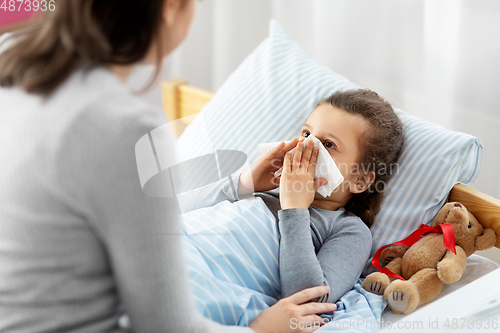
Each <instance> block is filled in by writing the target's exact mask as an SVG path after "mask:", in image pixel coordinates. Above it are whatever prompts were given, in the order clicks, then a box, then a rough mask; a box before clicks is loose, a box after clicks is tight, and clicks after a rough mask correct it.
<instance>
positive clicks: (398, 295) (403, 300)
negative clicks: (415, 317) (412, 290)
mask: <svg viewBox="0 0 500 333" xmlns="http://www.w3.org/2000/svg"><path fill="white" fill-rule="evenodd" d="M387 299H388V302H389V304H390V305H391V309H392V310H394V311H399V312H403V311H404V310H406V308H407V307H408V296H407V295H405V294H404V293H402V292H399V291H391V292H390V293H389V295H388V296H387Z"/></svg>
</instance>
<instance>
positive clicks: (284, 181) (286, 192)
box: [280, 140, 327, 209]
mask: <svg viewBox="0 0 500 333" xmlns="http://www.w3.org/2000/svg"><path fill="white" fill-rule="evenodd" d="M303 145H304V143H302V142H299V143H298V144H297V149H296V150H295V153H294V154H293V160H292V159H291V156H290V155H291V153H289V152H288V153H286V155H285V159H284V162H283V173H282V174H281V179H280V204H281V209H288V208H305V209H308V208H309V206H310V205H311V203H312V202H313V200H314V194H315V193H316V191H317V190H318V188H319V187H320V186H322V185H324V184H326V183H327V180H326V179H325V178H316V179H314V170H315V168H316V161H317V160H318V153H319V149H318V148H314V149H313V147H314V142H313V141H312V140H309V141H307V142H306V146H305V149H304V152H303V153H302V147H303Z"/></svg>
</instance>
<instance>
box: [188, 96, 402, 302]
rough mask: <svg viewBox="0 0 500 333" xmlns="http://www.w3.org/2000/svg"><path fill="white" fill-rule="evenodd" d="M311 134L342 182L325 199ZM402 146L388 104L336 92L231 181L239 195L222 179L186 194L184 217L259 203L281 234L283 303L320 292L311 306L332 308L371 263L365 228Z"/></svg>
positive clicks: (369, 239)
mask: <svg viewBox="0 0 500 333" xmlns="http://www.w3.org/2000/svg"><path fill="white" fill-rule="evenodd" d="M309 135H314V136H315V137H316V138H318V139H319V140H320V141H321V142H322V143H323V145H324V147H325V148H326V150H327V151H328V152H329V154H330V156H331V157H332V159H333V160H334V161H335V163H336V164H337V166H338V167H339V169H340V171H341V173H342V175H343V177H344V181H343V182H342V183H341V184H340V186H339V187H337V188H336V189H335V190H334V191H333V192H332V193H331V194H330V195H328V196H327V197H323V196H322V195H320V194H319V193H317V192H316V191H317V190H318V188H319V187H320V186H322V185H323V184H326V179H324V178H317V179H314V177H313V175H314V170H315V164H316V160H317V157H318V148H317V147H316V148H313V143H312V140H307V142H306V143H305V144H304V143H303V141H304V140H305V138H307V137H308V136H309ZM402 145H403V133H402V124H401V121H400V120H399V118H398V117H397V115H396V114H395V113H394V111H393V109H392V107H391V105H390V104H389V103H387V102H386V101H384V100H383V99H382V98H381V97H379V95H377V94H376V93H375V92H373V91H370V90H349V91H344V92H336V93H334V94H332V95H330V96H328V97H326V98H324V99H322V100H321V101H319V102H318V104H317V105H316V107H315V108H314V110H313V111H312V112H311V114H310V115H309V118H308V119H307V121H306V122H305V124H304V125H303V127H302V130H301V133H300V136H299V137H296V138H294V139H293V140H292V141H290V142H288V143H286V144H285V143H284V142H281V144H280V145H278V146H277V147H275V148H274V149H273V150H271V151H269V152H268V153H267V154H265V155H264V156H262V157H261V158H260V159H258V160H257V161H256V162H255V163H253V164H252V165H251V166H250V168H248V169H247V170H245V171H244V172H243V173H240V174H237V173H236V174H233V175H232V183H233V184H236V185H235V186H236V188H237V194H235V193H234V191H233V190H232V188H231V182H230V181H229V180H228V179H226V180H221V181H219V182H217V183H214V184H212V185H209V186H206V187H204V188H201V189H198V190H195V191H191V192H188V193H187V196H186V195H184V198H183V200H181V201H180V203H181V210H182V211H183V212H185V211H187V210H192V209H195V208H199V207H203V206H211V205H214V204H216V203H217V202H219V201H222V200H230V201H236V200H239V199H241V198H243V197H247V196H250V195H255V196H258V197H261V198H262V200H263V201H264V203H265V204H266V206H267V207H268V209H269V210H270V211H271V212H272V213H273V214H274V216H275V217H276V221H277V223H278V228H279V232H280V235H281V239H280V256H279V265H280V280H281V293H282V296H283V297H287V296H289V295H292V294H293V293H295V292H297V291H300V290H304V289H306V288H309V287H313V286H323V285H324V286H328V287H329V290H330V291H329V293H328V294H326V295H324V296H321V297H318V298H317V299H315V300H314V301H318V302H331V303H334V302H336V301H337V300H338V299H339V298H340V297H341V296H342V295H343V294H345V293H346V292H347V291H349V290H350V289H351V288H352V287H353V286H354V284H355V283H356V281H357V279H358V278H359V276H360V274H361V272H362V270H363V267H364V265H365V263H366V262H367V260H368V258H369V255H370V249H371V245H372V237H371V233H370V229H369V228H370V226H371V225H372V224H373V222H374V219H375V217H376V215H377V213H378V212H379V210H380V204H381V201H382V198H383V195H384V190H385V185H386V184H387V181H388V180H389V178H390V177H391V172H392V170H393V168H388V166H393V165H394V164H396V162H397V160H398V157H399V155H400V152H401V148H402ZM304 146H305V147H304ZM294 147H297V149H296V151H295V154H294V155H293V158H292V157H291V154H290V152H289V151H290V150H291V149H293V148H294ZM280 167H283V172H282V174H281V175H280V176H278V177H275V176H274V173H275V171H277V170H278V169H279V168H280ZM191 195H193V196H192V197H191ZM189 197H191V198H193V200H186V199H189ZM195 198H196V199H195ZM200 198H201V200H200ZM214 198H215V199H214Z"/></svg>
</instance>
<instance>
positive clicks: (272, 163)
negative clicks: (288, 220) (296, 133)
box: [238, 137, 305, 197]
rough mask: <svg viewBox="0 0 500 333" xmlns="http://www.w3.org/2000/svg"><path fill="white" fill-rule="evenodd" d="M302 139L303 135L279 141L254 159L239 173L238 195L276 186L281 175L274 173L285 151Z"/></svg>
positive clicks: (262, 190) (281, 161)
mask: <svg viewBox="0 0 500 333" xmlns="http://www.w3.org/2000/svg"><path fill="white" fill-rule="evenodd" d="M304 139H305V138H304V137H302V138H294V139H293V140H292V141H290V142H289V143H287V144H285V143H284V142H281V143H280V144H279V145H278V146H277V147H274V148H273V149H272V150H270V151H268V152H267V153H266V154H265V155H264V156H262V157H261V158H259V159H258V160H257V161H255V162H254V163H253V164H252V165H251V166H250V168H248V169H247V170H245V171H244V172H243V173H242V174H241V175H240V183H239V186H238V196H239V197H241V196H244V195H247V194H252V193H253V192H264V191H269V190H272V189H274V188H276V187H278V185H279V184H280V177H281V176H279V177H274V173H275V172H276V171H277V170H279V168H281V166H282V165H283V157H284V156H285V153H286V152H288V151H289V150H291V149H293V147H295V145H296V144H297V142H302V141H303V140H304Z"/></svg>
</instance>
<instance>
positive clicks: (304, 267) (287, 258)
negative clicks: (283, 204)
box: [278, 208, 372, 302]
mask: <svg viewBox="0 0 500 333" xmlns="http://www.w3.org/2000/svg"><path fill="white" fill-rule="evenodd" d="M278 216H279V228H280V234H281V241H280V279H281V293H282V295H283V297H287V296H289V295H291V294H293V293H295V292H298V291H300V290H303V289H305V288H310V287H313V286H321V285H326V286H328V287H330V292H329V294H327V295H324V296H322V297H319V298H317V299H314V300H313V301H315V302H336V301H337V300H338V299H339V298H340V297H341V296H342V295H343V294H345V293H346V292H347V291H349V290H350V289H351V288H352V287H353V286H354V284H355V283H356V281H357V279H358V278H359V276H360V274H361V272H362V270H363V267H364V265H365V264H366V261H367V260H368V258H369V255H370V248H371V242H372V239H371V233H370V231H369V229H368V228H366V226H365V225H364V224H363V222H362V221H361V220H359V218H357V217H346V218H341V219H337V220H336V221H335V229H334V232H333V233H332V235H331V236H330V237H329V238H327V239H326V241H325V242H324V243H323V245H322V246H321V249H320V250H319V252H318V254H316V251H315V248H314V244H313V241H312V237H311V227H310V223H311V218H310V215H309V211H308V210H307V209H301V208H293V209H285V210H280V211H278Z"/></svg>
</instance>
